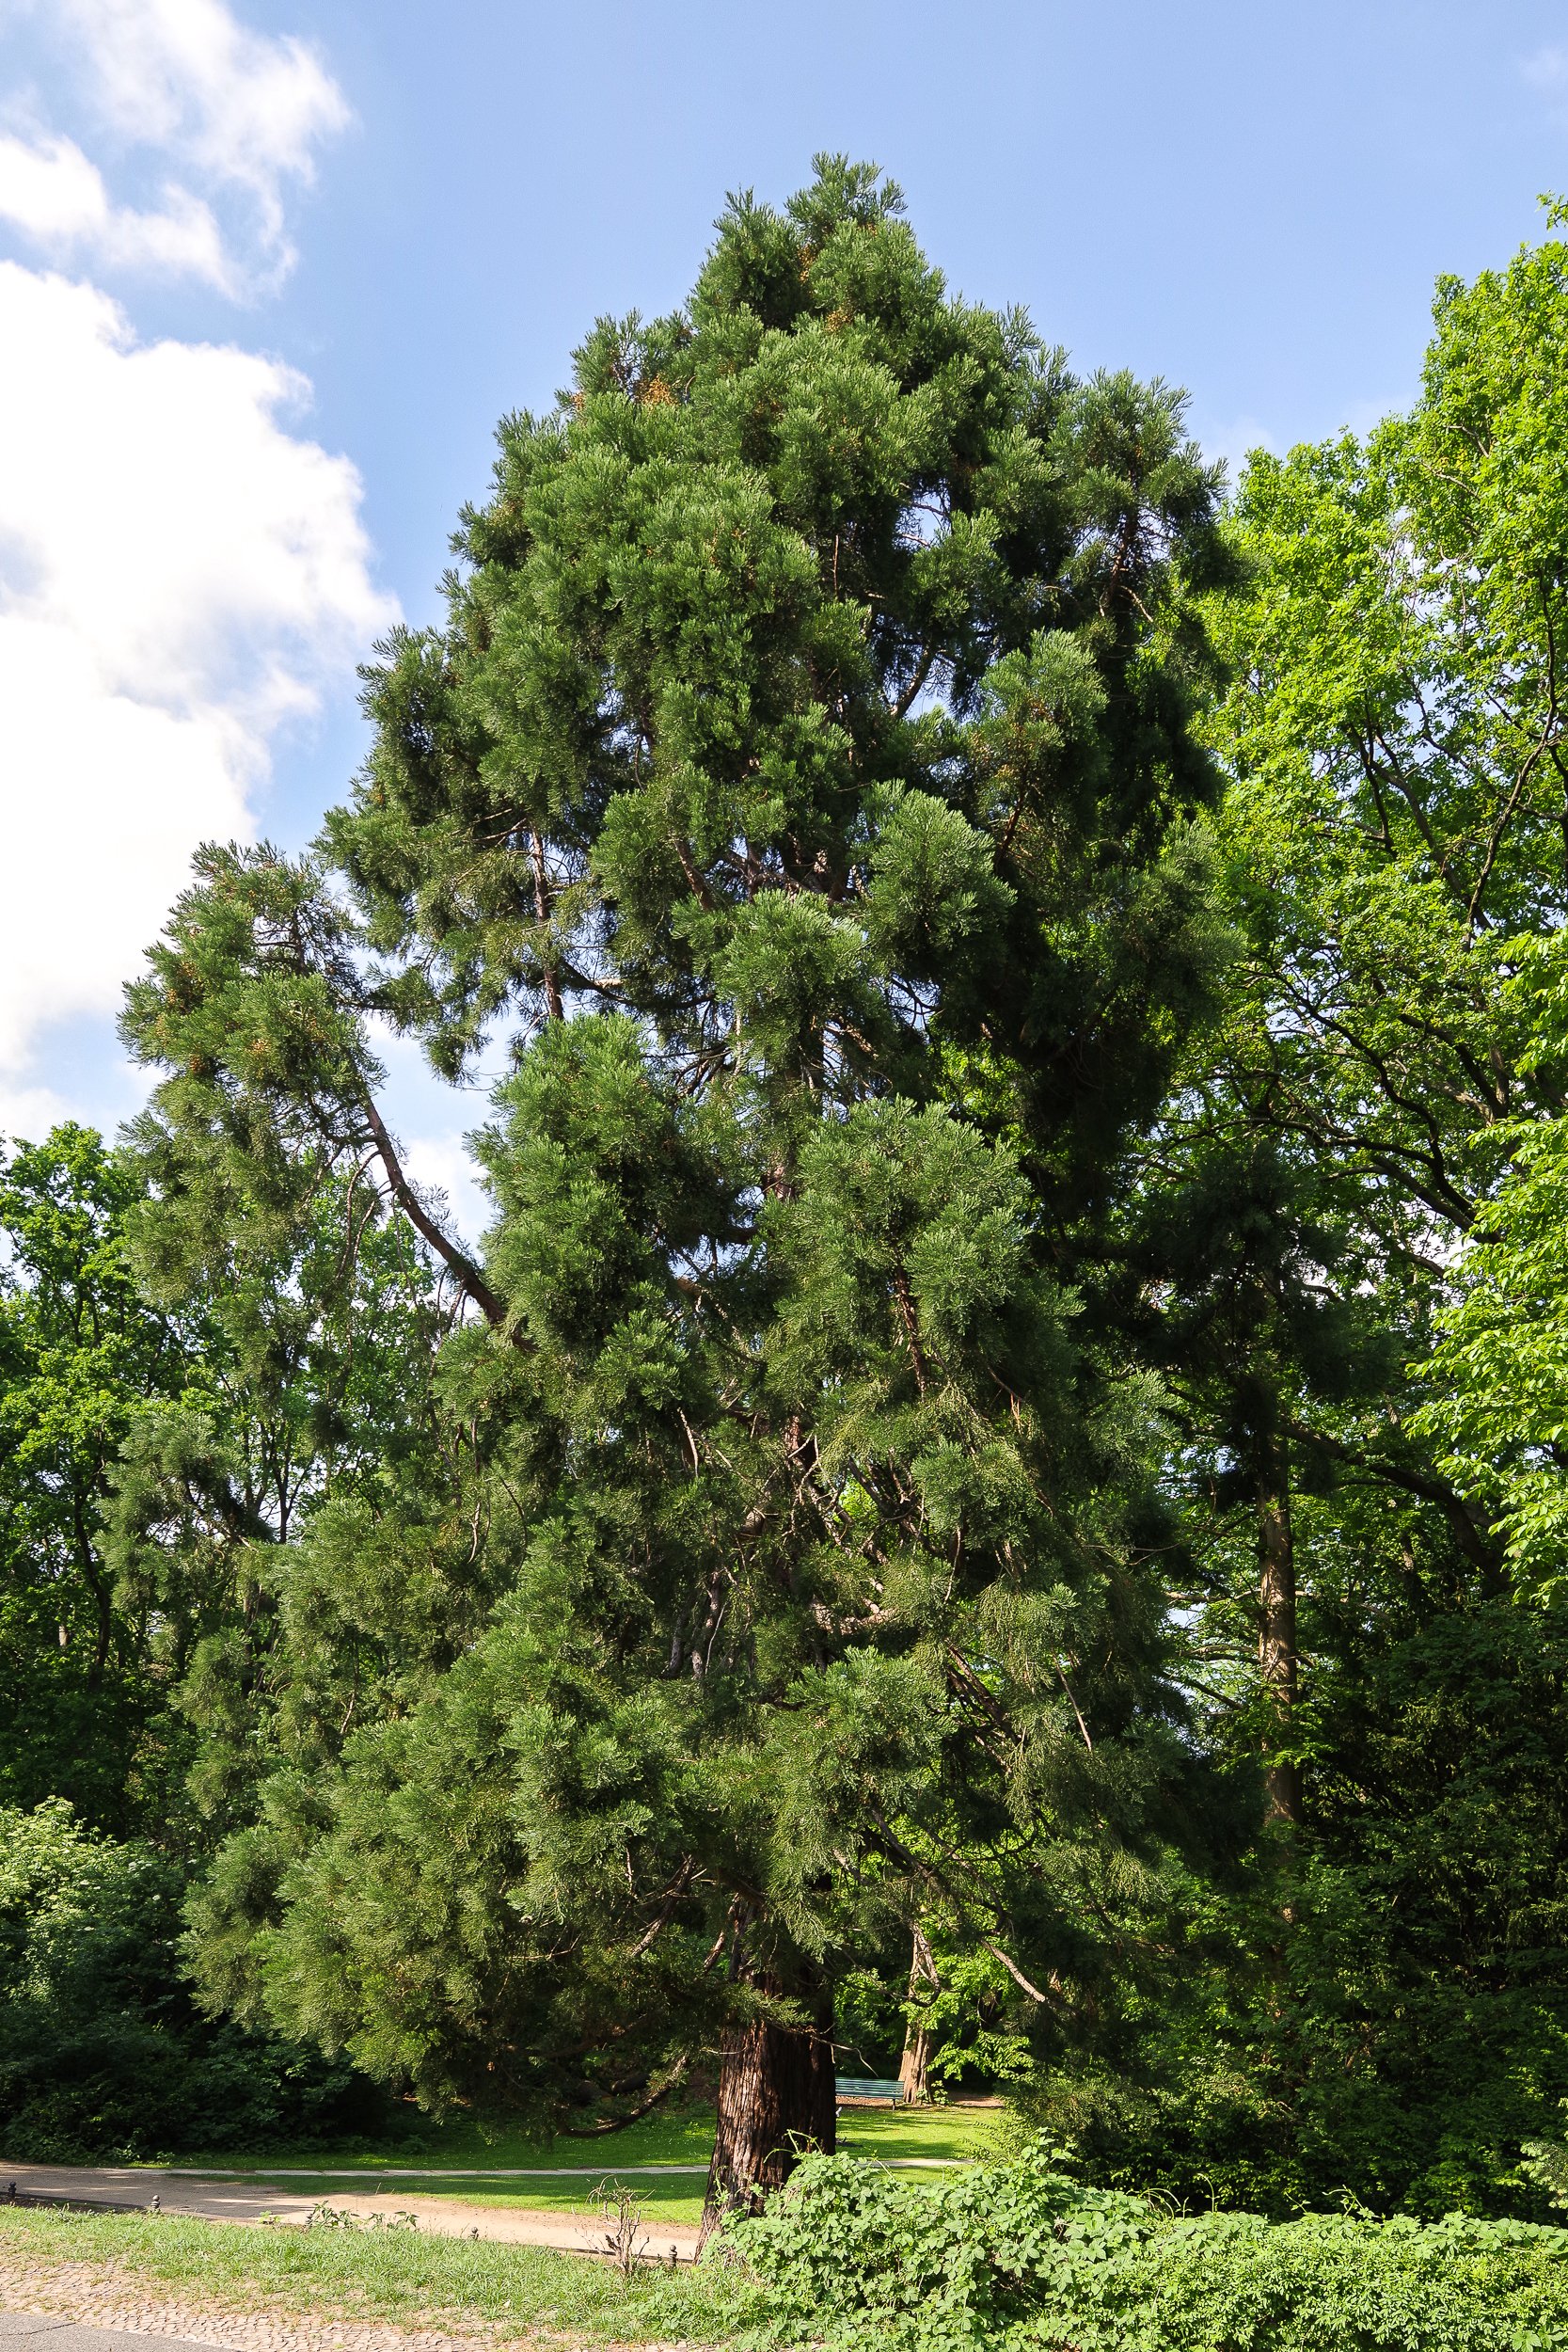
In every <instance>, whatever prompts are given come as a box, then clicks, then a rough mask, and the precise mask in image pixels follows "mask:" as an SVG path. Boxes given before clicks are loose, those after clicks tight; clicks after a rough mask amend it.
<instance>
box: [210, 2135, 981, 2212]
mask: <svg viewBox="0 0 1568 2352" xmlns="http://www.w3.org/2000/svg"><path fill="white" fill-rule="evenodd" d="M1016 2136H1017V2126H1016V2124H1015V2123H1014V2122H1013V2120H1012V2119H1011V2118H1010V2117H1009V2115H1008V2114H1007V2112H1006V2109H1005V2108H1002V2109H998V2108H994V2107H993V2108H986V2107H978V2108H976V2107H967V2108H966V2107H934V2106H933V2107H911V2108H908V2109H902V2108H897V2107H852V2108H849V2109H848V2110H847V2112H846V2113H845V2114H844V2115H843V2116H842V2117H841V2118H840V2122H839V2147H840V2149H841V2150H842V2151H843V2152H844V2153H846V2154H848V2155H854V2156H862V2157H866V2158H869V2159H871V2160H873V2161H876V2162H882V2163H885V2162H886V2161H887V2160H888V2158H889V2157H900V2156H902V2157H915V2158H917V2159H919V2160H920V2162H921V2163H922V2164H930V2163H933V2162H934V2163H940V2164H953V2165H958V2164H964V2163H970V2162H973V2161H974V2160H975V2159H977V2158H979V2159H990V2160H991V2161H995V2160H996V2159H997V2158H999V2157H1003V2156H1006V2155H1010V2154H1012V2153H1014V2152H1015V2142H1016ZM712 2151H713V2114H712V2110H711V2109H710V2108H706V2107H696V2108H689V2109H687V2110H686V2111H684V2112H682V2113H677V2114H674V2115H670V2116H662V2115H660V2116H649V2117H648V2118H647V2119H646V2120H645V2121H644V2122H641V2123H635V2124H632V2125H631V2126H630V2127H629V2128H628V2129H627V2130H626V2131H624V2132H615V2133H609V2134H606V2136H605V2137H603V2138H599V2139H578V2138H571V2137H555V2138H553V2139H527V2138H524V2137H522V2135H521V2134H519V2133H505V2132H492V2133H490V2134H488V2135H486V2134H484V2133H483V2132H481V2131H480V2129H479V2128H478V2127H477V2126H476V2125H474V2124H473V2123H471V2122H467V2121H463V2122H457V2123H453V2124H451V2125H448V2126H445V2127H441V2128H437V2127H432V2129H431V2131H430V2132H429V2134H428V2135H427V2136H426V2137H425V2139H424V2140H423V2141H422V2142H419V2143H415V2144H413V2145H410V2146H408V2147H396V2148H389V2149H384V2150H378V2151H373V2152H370V2153H364V2152H355V2151H350V2152H347V2153H344V2154H343V2155H342V2156H341V2158H339V2157H337V2156H335V2155H334V2156H329V2157H324V2156H323V2154H322V2152H321V2151H320V2149H309V2150H303V2149H302V2150H300V2151H298V2152H289V2151H283V2152H274V2153H271V2154H270V2155H268V2156H267V2157H263V2158H256V2159H253V2160H250V2161H248V2162H245V2161H241V2162H236V2160H235V2159H234V2158H233V2157H232V2156H230V2157H229V2158H227V2159H225V2158H223V2157H214V2158H213V2160H212V2161H213V2166H214V2170H222V2171H224V2172H228V2173H235V2172H240V2173H243V2174H244V2176H245V2178H246V2179H249V2180H254V2181H257V2182H260V2183H262V2184H264V2185H269V2186H274V2185H275V2186H277V2188H278V2189H280V2190H281V2189H287V2190H289V2191H291V2192H293V2194H295V2195H299V2196H321V2197H328V2198H329V2197H331V2195H332V2194H333V2192H334V2190H339V2191H343V2190H347V2189H351V2188H352V2189H358V2188H363V2187H365V2186H367V2185H373V2184H374V2183H375V2181H376V2179H377V2177H378V2176H382V2175H388V2174H391V2175H394V2176H395V2177H392V2178H388V2179H387V2181H386V2188H387V2193H388V2197H389V2198H390V2199H392V2200H393V2201H395V2200H396V2198H397V2196H398V2193H399V2192H400V2191H402V2192H404V2193H405V2194H407V2195H409V2196H420V2197H431V2196H448V2197H451V2198H454V2199H455V2198H460V2199H461V2200H462V2201H463V2202H464V2203H465V2204H467V2205H483V2206H489V2207H492V2208H498V2209H506V2208H514V2209H516V2210H519V2211H526V2212H530V2213H563V2214H574V2215H580V2214H582V2213H583V2212H585V2210H586V2208H587V2201H588V2190H589V2188H590V2186H591V2185H592V2183H591V2181H590V2180H588V2179H586V2178H585V2179H580V2180H574V2179H570V2178H566V2179H562V2180H560V2181H559V2182H556V2181H547V2180H543V2181H496V2180H486V2179H484V2178H483V2174H484V2173H486V2172H493V2171H499V2170H501V2169H506V2168H508V2167H510V2166H514V2165H515V2166H518V2167H523V2166H530V2167H533V2166H546V2165H571V2166H584V2167H592V2168H593V2172H594V2177H603V2178H606V2179H608V2180H611V2181H624V2182H625V2183H626V2186H627V2187H628V2188H629V2189H631V2190H632V2192H633V2193H634V2194H635V2196H636V2197H637V2198H638V2200H639V2201H640V2202H641V2207H642V2210H643V2214H644V2216H645V2217H646V2219H647V2221H648V2223H649V2225H650V2227H652V2228H654V2229H655V2230H656V2231H657V2226H658V2224H659V2223H660V2222H661V2221H669V2222H674V2223H677V2224H680V2223H686V2224H689V2225H691V2226H694V2225H695V2224H696V2223H697V2222H698V2221H700V2220H701V2218H702V2212H703V2181H702V2179H701V2177H699V2176H698V2175H696V2174H690V2173H689V2174H686V2175H684V2176H683V2175H680V2174H676V2175H674V2176H673V2177H672V2178H669V2179H664V2180H661V2179H659V2178H658V2177H657V2175H654V2176H651V2177H650V2176H649V2175H648V2174H646V2173H636V2172H631V2171H629V2170H627V2169H626V2168H627V2167H629V2166H633V2165H643V2164H696V2165H701V2166H703V2167H704V2168H706V2165H707V2161H708V2158H709V2156H710V2155H711V2153H712ZM201 2161H202V2159H201V2158H200V2157H199V2156H186V2157H184V2158H182V2162H184V2163H187V2164H199V2163H200V2162H201ZM285 2173H287V2174H288V2175H289V2176H290V2177H287V2178H286V2177H285Z"/></svg>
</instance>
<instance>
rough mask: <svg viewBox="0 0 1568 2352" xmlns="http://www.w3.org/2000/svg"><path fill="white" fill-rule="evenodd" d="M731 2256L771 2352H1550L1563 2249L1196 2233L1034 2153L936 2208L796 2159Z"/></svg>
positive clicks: (983, 2172)
mask: <svg viewBox="0 0 1568 2352" xmlns="http://www.w3.org/2000/svg"><path fill="white" fill-rule="evenodd" d="M732 2234H733V2236H734V2238H735V2240H736V2243H737V2244H738V2246H739V2247H740V2249H741V2250H742V2251H743V2252H744V2254H745V2255H746V2257H747V2259H748V2260H749V2261H750V2263H751V2264H752V2267H753V2268H754V2269H755V2271H756V2272H757V2274H758V2276H759V2277H760V2278H761V2280H762V2281H763V2283H764V2285H765V2286H766V2288H767V2289H768V2296H769V2309H770V2317H771V2319H772V2321H773V2323H774V2325H775V2326H776V2327H777V2328H778V2330H779V2332H780V2334H781V2335H783V2336H785V2337H788V2336H791V2335H793V2334H795V2333H796V2332H799V2333H801V2334H807V2335H810V2336H813V2337H816V2338H819V2339H820V2338H825V2339H826V2340H827V2341H828V2342H829V2343H831V2344H842V2345H856V2346H858V2345H865V2346H872V2345H875V2346H876V2352H947V2347H950V2346H963V2345H969V2344H974V2345H979V2344H984V2345H986V2346H987V2347H988V2352H989V2348H990V2347H995V2346H1018V2347H1022V2346H1023V2345H1029V2346H1032V2347H1040V2352H1045V2348H1046V2347H1050V2352H1069V2348H1070V2352H1265V2347H1266V2352H1558V2348H1559V2347H1564V2346H1568V2231H1563V2230H1557V2229H1546V2228H1542V2227H1540V2226H1538V2225H1536V2224H1533V2223H1529V2222H1518V2221H1515V2222H1510V2221H1479V2220H1475V2219H1472V2218H1470V2217H1463V2216H1453V2217H1449V2219H1448V2220H1446V2221H1439V2222H1418V2221H1414V2220H1410V2219H1408V2218H1405V2217H1396V2218H1394V2219H1392V2220H1388V2221H1379V2220H1376V2219H1374V2218H1373V2217H1371V2216H1370V2215H1366V2214H1363V2213H1360V2212H1350V2213H1343V2214H1307V2215H1303V2216H1302V2217H1300V2218H1299V2219H1298V2220H1295V2221H1286V2222H1275V2221H1268V2220H1265V2219H1264V2218H1263V2217H1260V2216H1259V2215H1256V2214H1244V2213H1218V2212H1214V2213H1206V2214H1201V2215H1198V2216H1196V2217H1192V2216H1186V2215H1181V2214H1178V2213H1176V2212H1174V2211H1171V2210H1168V2209H1166V2210H1164V2211H1162V2210H1160V2209H1158V2208H1156V2207H1154V2206H1152V2205H1150V2204H1149V2203H1148V2201H1145V2200H1143V2199H1139V2198H1135V2197H1132V2196H1128V2195H1126V2194H1123V2193H1121V2192H1119V2191H1117V2190H1107V2189H1091V2188H1085V2186H1084V2185H1082V2184H1081V2183H1079V2182H1077V2181H1074V2180H1072V2179H1071V2178H1069V2176H1067V2175H1066V2174H1064V2173H1062V2172H1060V2171H1056V2170H1053V2169H1052V2163H1051V2156H1050V2153H1049V2152H1048V2151H1046V2150H1044V2149H1043V2148H1042V2149H1037V2151H1036V2152H1035V2153H1032V2154H1031V2155H1029V2156H1027V2157H1025V2158H1024V2159H1023V2160H1022V2162H1020V2163H1017V2164H1012V2165H996V2166H988V2167H985V2168H983V2169H976V2170H975V2171H974V2172H972V2173H970V2174H968V2175H967V2176H966V2177H965V2178H963V2179H961V2180H959V2181H956V2182H953V2183H951V2184H949V2185H943V2186H942V2187H938V2188H934V2189H922V2188H919V2187H914V2186H910V2185H904V2184H902V2183H897V2182H895V2181H894V2179H893V2178H892V2177H891V2176H890V2175H888V2174H885V2173H879V2172H877V2171H875V2170H872V2169H867V2168H865V2167H863V2166H862V2165H860V2164H857V2163H854V2162H852V2161H850V2160H848V2159H846V2158H844V2157H832V2156H830V2157H817V2156H814V2157H809V2158H808V2159H807V2160H806V2161H805V2162H804V2163H803V2164H802V2165H801V2167H800V2170H799V2171H798V2172H797V2173H796V2175H795V2177H794V2179H793V2181H792V2182H791V2184H790V2185H789V2187H788V2188H787V2189H786V2190H785V2191H784V2193H783V2194H782V2195H781V2196H780V2197H778V2198H776V2199H775V2200H774V2201H772V2203H771V2204H770V2205H769V2206H768V2210H767V2211H766V2212H765V2213H763V2214H761V2215H759V2216H757V2217H755V2218H754V2219H748V2220H745V2221H741V2222H738V2223H736V2225H734V2229H733V2233H732Z"/></svg>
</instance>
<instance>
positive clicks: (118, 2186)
mask: <svg viewBox="0 0 1568 2352" xmlns="http://www.w3.org/2000/svg"><path fill="white" fill-rule="evenodd" d="M13 2185H14V2187H15V2189H16V2192H17V2194H18V2196H19V2197H38V2198H63V2199H69V2200H70V2201H71V2203H72V2204H75V2205H103V2206H105V2207H110V2208H113V2207H116V2206H119V2207H124V2206H134V2207H137V2208H142V2209H145V2208H146V2207H148V2206H150V2205H151V2204H152V2203H153V2201H156V2202H157V2205H158V2208H159V2210H160V2211H161V2212H164V2213H184V2214H194V2215H198V2216H199V2217H201V2218H202V2219H203V2220H206V2221H238V2222H242V2223H248V2224H256V2223H259V2222H261V2221H262V2220H263V2219H265V2220H267V2221H270V2222H273V2223H281V2224H286V2225H289V2226H291V2227H295V2228H297V2227H299V2226H301V2225H302V2224H303V2223H304V2222H305V2220H306V2219H307V2217H309V2214H310V2212H311V2210H312V2208H313V2207H314V2206H316V2205H317V2204H320V2203H322V2202H323V2201H324V2199H323V2198H322V2197H321V2196H320V2195H319V2194H317V2195H313V2196H307V2195H304V2194H302V2193H300V2192H298V2191H296V2190H292V2189H284V2188H268V2187H266V2186H265V2185H263V2184H261V2183H260V2182H257V2181H244V2180H222V2179H215V2178H214V2179H204V2178H201V2177H199V2176H196V2175H192V2174H190V2173H185V2172H174V2171H164V2170H154V2169H151V2168H150V2167H143V2166H140V2165H136V2166H130V2165H125V2166H119V2165H73V2164H71V2165H67V2164H5V2165H0V2201H3V2200H4V2199H5V2198H6V2197H7V2196H8V2193H9V2191H10V2189H11V2187H12V2186H13ZM325 2202H326V2203H328V2204H330V2205H332V2206H333V2207H334V2209H335V2210H336V2211H337V2212H339V2213H352V2214H356V2215H359V2216H361V2217H365V2218H367V2219H368V2218H371V2217H373V2216H375V2215H377V2214H393V2213H411V2214H414V2215H415V2216H417V2217H418V2220H419V2224H420V2229H421V2230H428V2231H430V2232H431V2233H433V2234H434V2235H436V2236H438V2237H483V2238H498V2239H501V2240H503V2241H505V2242H507V2243H509V2244H511V2245H514V2246H554V2247H559V2248H560V2249H562V2251H564V2252H567V2253H574V2254H588V2253H594V2252H596V2251H597V2250H598V2249H599V2247H600V2245H601V2244H602V2238H601V2235H600V2233H599V2232H598V2231H597V2229H596V2228H595V2226H594V2223H593V2222H592V2221H590V2220H588V2219H587V2218H586V2217H584V2218H582V2219H580V2220H579V2219H578V2218H577V2217H575V2216H573V2215H571V2214H564V2213H523V2212H518V2211H517V2210H516V2209H515V2207H510V2206H509V2207H506V2208H504V2209H498V2208H497V2207H495V2206H493V2205H467V2204H464V2203H462V2202H461V2201H459V2200H458V2199H457V2198H455V2197H423V2196H420V2195H418V2194H417V2193H416V2194H410V2193H408V2192H407V2191H405V2190H403V2189H400V2188H395V2187H391V2186H388V2187H387V2188H372V2189H368V2190H367V2189H357V2188H356V2189H349V2188H342V2189H339V2188H334V2189H333V2190H331V2191H330V2192H329V2194H328V2195H327V2196H326V2197H325ZM647 2229H648V2251H649V2252H650V2253H651V2254H655V2255H657V2256H659V2257H661V2258H662V2259H663V2260H665V2261H666V2262H667V2261H668V2260H669V2259H670V2256H671V2254H672V2253H673V2255H674V2257H675V2259H676V2260H677V2261H678V2262H691V2261H694V2260H695V2258H696V2253H697V2232H696V2230H695V2229H694V2228H693V2227H691V2226H690V2225H689V2224H687V2223H682V2222H675V2221H655V2222H651V2223H649V2224H648V2225H647Z"/></svg>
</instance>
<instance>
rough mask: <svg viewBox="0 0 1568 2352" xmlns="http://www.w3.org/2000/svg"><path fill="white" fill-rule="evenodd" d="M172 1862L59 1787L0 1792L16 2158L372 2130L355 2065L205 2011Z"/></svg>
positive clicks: (2, 2125) (0, 1925)
mask: <svg viewBox="0 0 1568 2352" xmlns="http://www.w3.org/2000/svg"><path fill="white" fill-rule="evenodd" d="M184 1892H185V1886H184V1878H183V1873H182V1871H181V1869H180V1867H179V1866H178V1865H177V1864H176V1863H174V1862H172V1861H171V1860H170V1859H169V1858H168V1857H167V1856H166V1855H162V1854H159V1853H157V1852H156V1851H153V1850H152V1849H151V1848H150V1847H148V1846H145V1845H137V1844H125V1845H119V1844H115V1843H113V1842H112V1841H110V1840H109V1839H107V1838H103V1837H100V1836H94V1835H93V1834H92V1833H90V1832H89V1831H87V1830H85V1829H84V1828H83V1827H82V1825H81V1824H80V1823H79V1822H78V1821H77V1820H76V1818H75V1816H74V1814H73V1813H72V1811H71V1806H70V1805H69V1804H66V1803H65V1801H64V1800H63V1799H61V1798H57V1797H55V1798H50V1799H48V1800H47V1801H46V1802H45V1803H44V1804H40V1805H39V1806H38V1807H37V1808H36V1810H34V1811H32V1812H30V1813H29V1812H22V1811H19V1810H17V1809H15V1808H12V1807H8V1806H0V2143H3V2145H4V2149H5V2153H6V2154H7V2155H8V2156H9V2157H11V2158H12V2159H15V2160H18V2161H28V2160H31V2161H34V2162H50V2161H55V2162H62V2163H71V2162H78V2161H81V2160H83V2159H86V2158H91V2157H101V2156H113V2157H128V2158H136V2157H146V2156H153V2155H159V2154H164V2153H169V2152H170V2151H172V2150H175V2149H180V2148H187V2149H189V2148H203V2149H214V2150H215V2149H234V2148H240V2147H246V2146H257V2145H260V2144H262V2143H264V2142H266V2141H269V2140H271V2141H274V2142H276V2141H277V2140H279V2139H292V2140H300V2139H305V2140H309V2139H319V2138H323V2137H342V2136H344V2135H345V2134H351V2135H352V2134H356V2133H363V2132H365V2131H367V2130H369V2129H374V2128H385V2123H386V2121H387V2117H386V2111H385V2106H384V2103H383V2101H382V2099H381V2097H380V2094H379V2093H377V2092H376V2091H374V2090H372V2088H371V2086H370V2085H368V2084H367V2083H366V2082H365V2080H364V2078H363V2076H361V2075H358V2074H356V2073H355V2071H354V2069H353V2068H352V2067H349V2066H347V2065H345V2064H342V2063H338V2064H333V2063H330V2062H328V2061H327V2060H325V2058H322V2057H321V2056H320V2055H319V2054H318V2053H316V2052H314V2051H310V2050H304V2049H300V2048H297V2047H295V2046H294V2045H293V2044H291V2043H288V2042H281V2041H278V2040H277V2039H276V2038H274V2037H271V2036H267V2035H261V2034H250V2033H245V2032H243V2031H242V2030H241V2029H240V2028H239V2027H238V2026H231V2025H212V2024H210V2023H208V2022H207V2021H206V2020H205V2019H204V2018H202V2017H201V2016H199V2015H198V2012H197V2010H195V2008H194V2007H193V2006H192V2003H191V1999H190V1996H189V1994H188V1992H187V1989H186V1986H185V1983H184V1981H183V1979H182V1974H181V1969H180V1961H179V1939H180V1934H181V1930H182V1917H181V1908H182V1899H183V1897H184Z"/></svg>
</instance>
